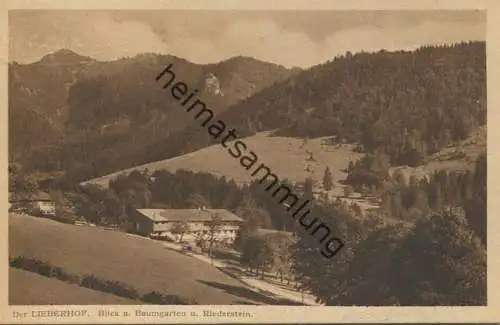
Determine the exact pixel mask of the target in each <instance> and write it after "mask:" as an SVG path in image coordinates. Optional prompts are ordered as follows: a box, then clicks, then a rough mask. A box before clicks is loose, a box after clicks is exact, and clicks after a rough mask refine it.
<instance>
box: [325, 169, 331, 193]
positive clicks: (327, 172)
mask: <svg viewBox="0 0 500 325" xmlns="http://www.w3.org/2000/svg"><path fill="white" fill-rule="evenodd" d="M323 187H324V188H325V190H327V191H330V190H331V189H332V188H333V176H332V172H331V171H330V167H328V166H327V167H326V169H325V173H324V175H323Z"/></svg>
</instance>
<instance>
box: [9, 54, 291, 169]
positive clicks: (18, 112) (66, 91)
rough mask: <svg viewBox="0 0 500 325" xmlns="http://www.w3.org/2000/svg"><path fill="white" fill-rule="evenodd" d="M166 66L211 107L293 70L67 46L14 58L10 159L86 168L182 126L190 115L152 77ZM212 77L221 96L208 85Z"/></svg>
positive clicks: (216, 107)
mask: <svg viewBox="0 0 500 325" xmlns="http://www.w3.org/2000/svg"><path fill="white" fill-rule="evenodd" d="M170 63H172V64H173V67H174V71H175V72H176V74H177V78H178V79H179V80H183V81H185V82H186V83H187V84H189V85H190V86H191V87H197V88H198V89H200V91H201V92H200V93H201V95H202V96H203V98H204V99H205V100H206V101H207V102H208V103H210V104H211V106H212V107H214V110H215V111H216V112H222V111H224V110H225V109H226V108H227V107H229V106H231V105H233V104H235V103H237V102H238V101H239V100H242V99H244V98H247V97H248V96H250V95H251V94H253V93H255V92H257V91H259V90H261V89H262V88H264V87H267V86H269V85H271V84H272V83H274V82H276V81H279V80H283V79H286V78H287V77H288V76H290V75H291V74H292V71H291V70H288V69H286V68H284V67H281V66H278V65H275V64H271V63H266V62H261V61H258V60H254V59H251V58H244V57H236V58H232V59H229V60H227V62H226V61H222V62H219V63H216V64H208V65H199V64H195V63H191V62H189V61H186V60H183V59H180V58H177V57H174V56H171V55H159V54H142V55H138V56H136V57H133V58H124V59H120V60H115V61H109V62H100V61H96V60H93V59H91V58H87V57H83V56H80V55H78V54H76V53H74V52H71V51H68V50H60V51H57V52H55V53H52V54H49V55H47V56H45V57H44V58H42V59H41V60H40V61H38V62H34V63H31V64H27V65H20V64H17V63H12V64H10V65H9V117H10V123H11V126H12V127H11V128H10V130H9V131H10V134H9V136H10V141H11V143H10V144H11V147H10V149H11V159H20V160H21V161H22V162H23V163H24V164H26V165H27V167H28V168H30V169H38V170H44V171H53V170H68V169H71V168H74V167H78V166H79V165H84V166H87V167H88V166H92V164H93V163H94V159H97V160H98V159H99V157H109V156H112V157H114V156H116V153H119V154H122V155H123V154H126V153H127V152H130V151H132V152H133V151H136V150H137V149H138V148H141V147H143V146H145V145H148V144H149V143H151V142H154V141H157V140H158V139H163V138H165V137H168V136H169V135H170V134H172V133H174V132H177V131H179V130H182V129H183V128H184V127H185V126H187V125H189V124H190V123H192V119H190V118H189V117H188V116H186V114H184V113H183V112H179V110H177V109H176V107H175V106H174V105H173V99H172V98H171V96H170V97H169V96H166V94H165V92H164V91H163V90H162V89H161V87H158V84H157V83H156V82H155V80H154V79H155V77H156V76H157V75H158V73H160V72H161V71H162V70H163V69H164V67H165V66H166V65H168V64H170ZM210 76H212V77H211V78H215V79H216V80H217V82H218V84H219V85H220V88H221V90H222V93H214V92H213V91H212V90H211V89H210V88H208V87H207V85H206V83H207V80H208V78H209V77H210ZM242 76H243V77H242ZM28 125H31V126H32V127H29V128H28V131H29V132H25V130H26V127H27V126H28ZM141 162H143V161H140V160H139V161H137V162H136V163H141Z"/></svg>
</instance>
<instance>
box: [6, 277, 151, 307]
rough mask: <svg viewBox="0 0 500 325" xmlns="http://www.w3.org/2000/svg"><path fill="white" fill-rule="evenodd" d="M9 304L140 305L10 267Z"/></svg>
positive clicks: (132, 301) (137, 302)
mask: <svg viewBox="0 0 500 325" xmlns="http://www.w3.org/2000/svg"><path fill="white" fill-rule="evenodd" d="M9 304H10V305H139V304H143V302H141V301H138V300H132V299H126V298H122V297H117V296H115V295H112V294H108V293H104V292H99V291H94V290H90V289H87V288H82V287H80V286H78V285H75V284H68V283H65V282H62V281H59V280H56V279H53V278H47V277H44V276H41V275H38V274H36V273H32V272H28V271H24V270H19V269H15V268H9Z"/></svg>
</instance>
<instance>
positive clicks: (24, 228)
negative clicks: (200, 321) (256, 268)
mask: <svg viewBox="0 0 500 325" xmlns="http://www.w3.org/2000/svg"><path fill="white" fill-rule="evenodd" d="M9 256H11V257H15V256H25V257H28V258H35V259H38V260H42V261H45V262H48V263H49V264H51V265H52V266H58V267H61V268H63V269H65V270H66V271H67V272H68V273H70V274H75V275H80V276H83V275H89V274H93V275H95V276H97V277H99V278H102V279H105V280H115V281H120V282H123V283H126V284H128V285H130V286H132V287H134V288H135V289H137V290H138V291H139V293H141V294H144V293H147V292H151V291H159V292H162V293H165V294H172V295H178V296H180V297H184V298H187V299H191V300H195V301H196V302H197V303H199V304H221V305H224V304H278V303H286V302H284V301H276V299H271V298H269V297H267V296H263V295H261V294H258V293H255V292H253V291H252V290H251V289H250V288H248V287H247V286H245V285H244V284H243V283H241V282H240V281H238V280H236V279H234V278H232V277H230V276H228V275H226V274H225V273H223V272H221V271H219V270H218V269H216V268H215V267H212V266H210V265H207V264H206V263H204V262H202V261H199V260H197V259H194V258H192V257H189V256H186V255H183V254H181V253H178V252H175V251H172V250H169V249H166V248H165V247H164V246H163V245H161V243H159V242H156V241H153V240H148V239H144V238H138V237H133V236H128V235H127V234H125V233H121V232H114V231H109V230H102V229H94V228H90V227H78V226H73V225H67V224H62V223H58V222H56V221H52V220H49V219H41V218H36V217H30V216H24V215H22V216H21V215H15V214H12V215H10V216H9ZM16 279H20V277H17V278H12V279H11V286H13V287H19V286H22V285H24V284H22V283H21V284H20V283H14V282H13V281H17V280H16ZM38 294H39V293H37V295H38Z"/></svg>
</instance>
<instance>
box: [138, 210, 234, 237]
mask: <svg viewBox="0 0 500 325" xmlns="http://www.w3.org/2000/svg"><path fill="white" fill-rule="evenodd" d="M215 216H218V217H219V220H220V222H218V223H217V226H216V227H213V229H214V231H213V233H214V239H215V240H216V241H222V242H227V243H231V242H233V241H234V239H235V238H236V233H237V231H238V229H239V227H240V225H241V222H242V221H243V220H242V219H241V218H239V217H238V216H236V215H234V214H233V213H231V212H229V211H227V210H224V209H205V208H200V209H137V210H134V211H133V216H132V217H133V220H134V223H135V231H136V232H137V233H138V234H141V235H143V236H150V237H154V238H169V239H171V240H179V239H181V238H182V239H183V240H186V241H194V240H196V239H200V238H202V239H208V238H209V237H210V236H211V232H212V231H211V230H210V229H211V226H210V225H211V223H213V220H214V217H215Z"/></svg>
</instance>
